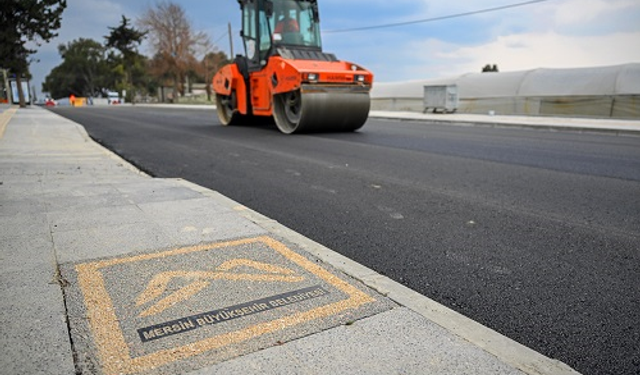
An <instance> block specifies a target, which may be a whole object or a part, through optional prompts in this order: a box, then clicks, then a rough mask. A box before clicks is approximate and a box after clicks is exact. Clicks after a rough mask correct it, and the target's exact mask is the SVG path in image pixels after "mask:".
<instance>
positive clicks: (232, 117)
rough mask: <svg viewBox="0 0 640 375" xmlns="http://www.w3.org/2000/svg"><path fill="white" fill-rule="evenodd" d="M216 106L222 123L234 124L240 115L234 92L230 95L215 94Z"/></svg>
mask: <svg viewBox="0 0 640 375" xmlns="http://www.w3.org/2000/svg"><path fill="white" fill-rule="evenodd" d="M216 107H217V108H218V118H219V119H220V122H221V123H222V125H225V126H226V125H235V124H236V123H237V122H238V119H239V117H240V115H239V114H238V101H237V99H236V92H235V91H233V92H232V93H231V95H220V94H216Z"/></svg>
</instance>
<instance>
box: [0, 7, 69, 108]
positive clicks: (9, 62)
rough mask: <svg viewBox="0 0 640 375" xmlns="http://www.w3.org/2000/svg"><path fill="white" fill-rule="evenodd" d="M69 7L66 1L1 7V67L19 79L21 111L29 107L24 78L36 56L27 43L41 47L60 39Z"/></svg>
mask: <svg viewBox="0 0 640 375" xmlns="http://www.w3.org/2000/svg"><path fill="white" fill-rule="evenodd" d="M66 7H67V2H66V0H11V1H3V4H2V6H0V25H2V26H0V66H2V67H4V68H6V69H9V70H10V71H11V72H12V73H13V74H15V75H16V81H17V86H18V95H19V96H20V107H25V102H24V93H23V92H22V83H21V80H22V75H24V74H28V70H29V60H28V59H29V56H30V55H32V54H33V53H35V52H36V50H33V49H29V48H27V46H26V45H27V42H35V43H36V45H37V46H40V45H41V43H44V42H48V41H49V40H51V39H52V38H54V37H56V36H57V35H58V34H57V33H55V31H56V30H58V29H59V28H60V20H61V17H62V12H63V11H64V9H65V8H66Z"/></svg>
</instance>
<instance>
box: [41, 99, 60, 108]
mask: <svg viewBox="0 0 640 375" xmlns="http://www.w3.org/2000/svg"><path fill="white" fill-rule="evenodd" d="M44 105H45V106H47V107H55V106H56V105H58V103H56V101H55V100H53V99H51V98H46V99H45V100H44Z"/></svg>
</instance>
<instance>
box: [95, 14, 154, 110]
mask: <svg viewBox="0 0 640 375" xmlns="http://www.w3.org/2000/svg"><path fill="white" fill-rule="evenodd" d="M129 22H130V20H129V19H127V18H126V17H125V16H124V15H123V16H122V23H121V24H120V25H119V26H118V27H109V30H111V32H110V33H109V35H107V36H105V37H104V38H105V39H106V46H107V47H108V48H113V49H115V50H117V51H118V52H119V54H120V55H119V56H112V60H114V62H117V63H116V64H117V65H121V67H120V69H121V70H122V72H123V74H124V76H125V82H124V85H123V86H124V87H125V88H126V90H127V96H128V97H129V98H128V100H129V101H132V99H133V94H134V93H133V89H134V88H135V87H136V85H135V84H134V78H133V77H134V74H133V73H134V71H136V70H139V68H140V67H142V66H143V65H144V63H143V61H144V56H142V55H140V54H139V53H138V46H139V45H140V43H142V40H143V39H144V37H145V35H146V32H143V31H140V30H137V29H135V28H133V27H130V26H129ZM118 60H119V61H118ZM137 68H138V69H137Z"/></svg>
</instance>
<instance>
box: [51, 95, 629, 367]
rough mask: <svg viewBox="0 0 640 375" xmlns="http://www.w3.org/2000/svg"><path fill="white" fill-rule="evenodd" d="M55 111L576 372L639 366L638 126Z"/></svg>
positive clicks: (158, 170) (145, 161)
mask: <svg viewBox="0 0 640 375" xmlns="http://www.w3.org/2000/svg"><path fill="white" fill-rule="evenodd" d="M55 112H57V113H59V114H61V115H63V116H66V117H68V118H70V119H72V120H75V121H77V122H79V123H81V124H82V125H84V126H85V128H86V129H87V130H88V132H89V133H90V134H91V136H92V137H93V138H94V139H96V140H97V141H99V142H100V143H102V144H104V145H105V146H106V147H108V148H109V149H111V150H113V151H115V152H117V153H118V154H120V155H121V156H123V157H124V158H125V159H127V160H129V161H131V162H132V163H133V164H135V165H136V166H138V167H139V168H141V169H142V170H144V171H146V172H148V173H150V174H152V175H153V176H157V177H181V178H184V179H187V180H189V181H192V182H195V183H197V184H200V185H202V186H206V187H208V188H211V189H213V190H217V191H219V192H221V193H222V194H224V195H226V196H228V197H230V198H232V199H234V200H236V201H238V202H241V203H242V204H244V205H246V206H248V207H250V208H252V209H254V210H256V211H259V212H261V213H263V214H265V215H267V216H269V217H271V218H273V219H275V220H278V221H279V222H281V223H283V224H284V225H286V226H288V227H290V228H292V229H294V230H296V231H298V232H300V233H302V234H304V235H306V236H308V237H310V238H312V239H314V240H316V241H318V242H320V243H322V244H324V245H326V246H328V247H329V248H332V249H334V250H336V251H338V252H340V253H342V254H344V255H346V256H348V257H350V258H351V259H354V260H355V261H357V262H359V263H362V264H364V265H366V266H368V267H371V268H373V269H374V270H376V271H378V272H379V273H381V274H384V275H387V276H389V277H391V278H393V279H394V280H396V281H399V282H401V283H402V284H404V285H406V286H408V287H410V288H412V289H414V290H416V291H418V292H420V293H422V294H424V295H426V296H428V297H430V298H432V299H434V300H436V301H438V302H440V303H442V304H444V305H446V306H448V307H451V308H453V309H454V310H456V311H458V312H461V313H462V314H464V315H466V316H468V317H470V318H472V319H474V320H476V321H478V322H480V323H482V324H485V325H487V326H489V327H491V328H493V329H495V330H497V331H498V332H501V333H502V334H504V335H506V336H508V337H510V338H512V339H515V340H517V341H518V342H520V343H522V344H524V345H526V346H528V347H530V348H533V349H535V350H537V351H539V352H541V353H543V354H545V355H547V356H549V357H551V358H556V359H558V360H560V361H563V362H565V363H567V364H568V365H570V366H572V367H573V368H575V369H576V370H578V371H579V372H581V373H583V374H615V375H621V374H638V373H640V350H639V349H638V348H639V347H640V137H633V136H614V135H605V134H579V133H576V132H554V131H549V130H526V129H514V128H488V127H463V126H451V125H449V126H445V125H429V124H424V123H417V122H400V121H378V120H370V121H369V122H368V123H367V125H366V126H365V127H364V128H363V129H362V130H361V131H359V132H356V133H350V134H320V135H301V136H285V135H283V134H280V133H279V132H278V131H277V130H276V129H275V127H274V126H267V127H223V126H220V124H219V122H218V120H217V118H216V116H215V114H214V112H213V111H211V110H181V109H149V108H131V107H121V108H84V109H80V108H60V109H55Z"/></svg>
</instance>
